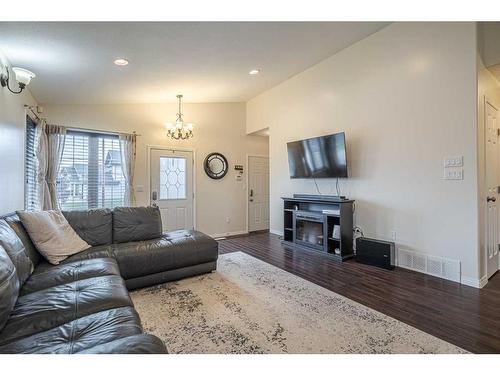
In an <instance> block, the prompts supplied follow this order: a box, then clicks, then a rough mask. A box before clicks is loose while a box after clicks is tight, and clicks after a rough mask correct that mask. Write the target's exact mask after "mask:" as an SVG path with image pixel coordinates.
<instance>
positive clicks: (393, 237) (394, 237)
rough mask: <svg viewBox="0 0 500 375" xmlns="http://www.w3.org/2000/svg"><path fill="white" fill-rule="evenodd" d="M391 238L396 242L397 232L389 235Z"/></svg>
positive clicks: (392, 231)
mask: <svg viewBox="0 0 500 375" xmlns="http://www.w3.org/2000/svg"><path fill="white" fill-rule="evenodd" d="M389 235H390V237H391V240H392V241H394V242H396V231H395V230H391V232H390V233H389Z"/></svg>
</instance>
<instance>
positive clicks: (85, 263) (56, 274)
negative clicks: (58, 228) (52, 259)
mask: <svg viewBox="0 0 500 375" xmlns="http://www.w3.org/2000/svg"><path fill="white" fill-rule="evenodd" d="M111 275H115V276H120V270H119V269H118V264H117V263H116V260H114V259H112V258H99V259H88V260H80V261H76V262H71V263H64V264H58V265H57V266H53V265H51V264H50V263H47V262H42V263H40V264H39V266H38V267H37V268H35V271H34V272H33V273H32V274H31V276H30V278H29V279H28V280H26V282H25V283H24V285H23V287H22V289H21V291H20V295H25V294H28V293H33V292H36V291H39V290H43V289H47V288H51V287H53V286H57V285H62V284H67V283H71V282H74V281H78V280H83V279H90V278H92V277H99V276H111Z"/></svg>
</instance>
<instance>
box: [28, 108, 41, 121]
mask: <svg viewBox="0 0 500 375" xmlns="http://www.w3.org/2000/svg"><path fill="white" fill-rule="evenodd" d="M24 108H25V109H26V110H28V111H30V112H31V113H32V114H33V115H34V116H35V117H36V118H37V119H38V120H41V119H42V117H40V116H38V114H37V113H36V112H35V108H36V106H32V105H28V104H25V105H24Z"/></svg>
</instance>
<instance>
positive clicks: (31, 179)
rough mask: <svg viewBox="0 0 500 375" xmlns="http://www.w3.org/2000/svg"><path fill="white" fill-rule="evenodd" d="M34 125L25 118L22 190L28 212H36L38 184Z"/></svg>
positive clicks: (29, 119) (27, 117)
mask: <svg viewBox="0 0 500 375" xmlns="http://www.w3.org/2000/svg"><path fill="white" fill-rule="evenodd" d="M35 137H36V123H35V122H34V121H33V120H32V119H31V118H30V117H29V116H26V148H25V155H24V160H25V167H24V177H25V180H26V184H25V189H24V208H25V209H26V210H28V211H30V210H31V211H32V210H37V209H39V208H40V207H38V199H37V195H38V184H37V178H36V169H37V158H36V154H35V152H36V149H35Z"/></svg>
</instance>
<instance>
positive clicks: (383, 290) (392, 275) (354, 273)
mask: <svg viewBox="0 0 500 375" xmlns="http://www.w3.org/2000/svg"><path fill="white" fill-rule="evenodd" d="M219 251H220V254H224V253H229V252H234V251H242V252H244V253H247V254H249V255H252V256H254V257H256V258H258V259H261V260H263V261H265V262H267V263H270V264H272V265H274V266H277V267H279V268H281V269H283V270H286V271H288V272H291V273H293V274H295V275H297V276H300V277H302V278H304V279H306V280H309V281H311V282H313V283H315V284H318V285H321V286H322V287H324V288H327V289H329V290H331V291H333V292H336V293H339V294H341V295H343V296H345V297H348V298H350V299H352V300H354V301H357V302H359V303H361V304H363V305H365V306H368V307H371V308H373V309H375V310H377V311H380V312H382V313H384V314H387V315H389V316H391V317H393V318H396V319H398V320H401V321H403V322H405V323H407V324H409V325H411V326H413V327H416V328H418V329H420V330H422V331H424V332H427V333H430V334H431V335H434V336H437V337H439V338H441V339H443V340H446V341H448V342H451V343H453V344H455V345H457V346H460V347H462V348H464V349H466V350H468V351H471V352H474V353H500V275H498V274H497V275H495V276H494V277H493V278H492V279H491V280H490V282H489V283H488V285H487V286H486V287H484V288H483V289H476V288H471V287H468V286H464V285H460V284H458V283H454V282H451V281H447V280H443V279H440V278H437V277H433V276H429V275H425V274H422V273H418V272H413V271H409V270H405V269H403V268H396V269H395V270H394V271H387V270H384V269H380V268H376V267H371V266H367V265H363V264H359V263H356V261H353V260H350V261H347V262H344V263H339V262H337V261H335V260H333V259H331V258H329V257H328V256H326V255H323V254H320V253H316V252H309V251H300V250H288V249H284V248H283V247H282V246H281V243H280V239H279V237H278V236H276V235H273V234H269V233H257V234H250V235H247V236H241V237H233V238H229V239H226V240H222V241H220V242H219Z"/></svg>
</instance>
